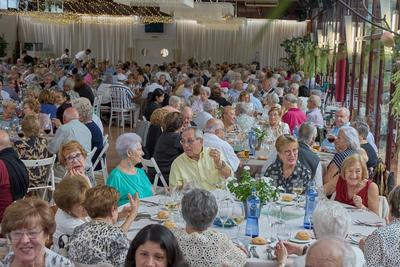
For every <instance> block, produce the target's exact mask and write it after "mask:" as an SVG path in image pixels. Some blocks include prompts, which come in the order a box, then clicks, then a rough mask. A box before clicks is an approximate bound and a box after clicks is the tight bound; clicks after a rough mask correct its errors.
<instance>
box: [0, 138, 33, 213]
mask: <svg viewBox="0 0 400 267" xmlns="http://www.w3.org/2000/svg"><path fill="white" fill-rule="evenodd" d="M28 186H29V175H28V171H27V169H26V167H25V165H24V163H23V162H22V161H21V160H20V159H19V157H18V154H17V153H16V152H15V150H14V149H13V148H12V143H11V142H10V137H9V136H8V134H7V132H5V131H0V196H1V197H0V220H1V219H2V217H3V212H4V210H5V209H6V208H7V207H8V206H9V205H10V204H11V203H12V202H13V201H15V200H18V199H20V198H23V197H25V195H26V193H27V191H28Z"/></svg>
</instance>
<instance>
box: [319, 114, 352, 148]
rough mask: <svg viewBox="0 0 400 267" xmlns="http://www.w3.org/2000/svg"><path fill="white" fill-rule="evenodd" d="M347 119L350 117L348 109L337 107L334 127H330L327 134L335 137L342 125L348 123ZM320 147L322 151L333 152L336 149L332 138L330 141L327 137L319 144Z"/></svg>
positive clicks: (347, 124)
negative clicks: (330, 129)
mask: <svg viewBox="0 0 400 267" xmlns="http://www.w3.org/2000/svg"><path fill="white" fill-rule="evenodd" d="M349 119H350V111H349V110H348V109H347V108H345V107H342V108H339V109H338V110H337V111H336V116H335V127H333V128H332V131H331V132H330V133H329V135H331V136H334V137H335V138H336V137H337V135H338V134H339V130H340V128H341V127H342V126H349V125H350V123H349ZM321 148H322V150H323V151H329V152H332V153H335V152H336V149H335V144H334V139H333V141H332V143H330V142H329V141H328V139H325V140H324V141H323V142H322V144H321Z"/></svg>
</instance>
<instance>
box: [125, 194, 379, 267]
mask: <svg viewBox="0 0 400 267" xmlns="http://www.w3.org/2000/svg"><path fill="white" fill-rule="evenodd" d="M166 199H167V196H165V195H157V196H153V197H149V198H144V199H142V201H141V203H140V207H139V213H138V214H139V217H140V214H150V215H156V214H157V213H158V211H160V210H161V209H162V208H163V204H162V203H166ZM343 206H344V207H346V208H347V210H348V212H349V213H350V216H351V219H352V225H351V226H350V232H349V234H356V233H357V234H361V235H363V236H368V235H370V234H371V233H372V232H373V231H374V230H375V229H376V227H370V226H360V225H356V224H355V221H357V220H358V221H362V222H369V223H375V222H380V223H382V225H385V220H384V219H382V218H380V217H379V216H378V215H376V214H374V213H372V212H370V211H365V210H359V209H355V208H354V207H351V206H347V205H344V204H343ZM122 207H123V206H121V207H120V209H122ZM286 212H287V214H292V218H289V217H287V218H286V220H285V223H286V229H287V230H288V231H289V232H290V235H291V237H294V236H295V234H296V233H297V232H298V231H300V230H304V228H303V214H304V209H298V208H295V207H294V206H290V207H285V208H284V214H285V213H286ZM176 214H179V213H176ZM293 214H295V215H296V216H294V217H295V218H293ZM171 217H172V218H171V219H172V220H174V221H175V222H176V223H177V227H184V221H183V219H182V218H181V217H180V216H179V215H175V214H171ZM268 217H269V216H267V215H266V210H265V209H264V208H263V210H262V212H261V217H260V221H259V226H260V236H263V237H266V238H268V237H270V236H271V227H270V226H269V225H270V224H269V223H270V222H269V218H268ZM283 218H284V219H285V217H283ZM272 220H275V221H277V220H278V219H277V218H275V217H273V218H272ZM120 223H122V222H120ZM157 223H161V222H160V221H157V220H153V219H147V218H141V219H139V220H137V221H135V222H133V223H132V225H131V228H130V229H129V231H128V233H127V236H128V239H129V240H132V239H133V238H134V237H135V235H136V234H137V233H138V232H139V230H140V229H142V228H143V227H145V226H146V225H149V224H157ZM245 224H246V221H244V222H243V223H242V225H241V227H240V228H241V232H240V240H242V239H246V237H245V236H244V231H245ZM211 227H212V228H213V229H215V230H217V231H219V232H222V233H225V234H226V235H228V236H229V237H230V238H231V239H234V238H236V237H237V236H238V227H237V226H235V227H231V228H225V229H223V228H221V227H217V226H211ZM307 231H312V230H307ZM310 233H311V232H310ZM247 239H249V238H247ZM311 242H315V240H311ZM256 250H257V253H258V255H259V256H260V258H258V259H257V258H248V259H247V263H246V267H269V266H271V267H275V266H276V261H274V260H268V259H267V253H266V245H264V246H256ZM296 257H297V256H294V255H291V256H289V258H288V262H287V265H285V266H293V260H294V259H295V258H296Z"/></svg>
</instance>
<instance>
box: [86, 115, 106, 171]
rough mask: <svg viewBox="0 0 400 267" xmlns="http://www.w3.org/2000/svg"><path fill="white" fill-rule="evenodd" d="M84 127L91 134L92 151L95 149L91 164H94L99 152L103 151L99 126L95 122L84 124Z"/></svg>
mask: <svg viewBox="0 0 400 267" xmlns="http://www.w3.org/2000/svg"><path fill="white" fill-rule="evenodd" d="M85 125H86V127H88V129H89V130H90V133H91V134H92V149H93V148H95V147H97V150H96V152H95V153H94V155H93V158H92V163H94V162H95V161H96V159H97V157H98V156H99V154H100V152H101V151H102V150H103V134H102V133H101V130H100V128H99V126H97V124H96V123H95V122H93V121H91V122H88V123H86V124H85ZM98 166H100V165H98ZM97 169H99V167H97Z"/></svg>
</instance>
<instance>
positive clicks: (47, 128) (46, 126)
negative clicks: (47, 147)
mask: <svg viewBox="0 0 400 267" xmlns="http://www.w3.org/2000/svg"><path fill="white" fill-rule="evenodd" d="M49 117H50V116H49ZM43 130H44V132H45V133H46V134H50V132H51V131H52V130H53V126H52V125H51V120H48V121H46V122H45V123H44V125H43Z"/></svg>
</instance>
